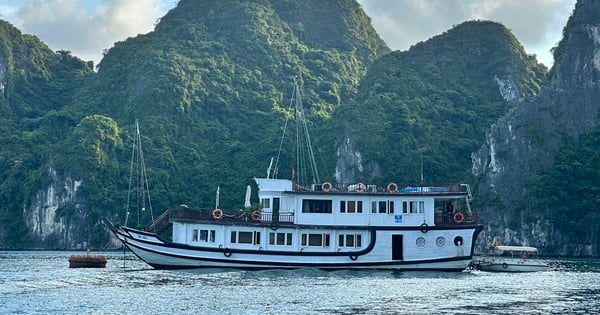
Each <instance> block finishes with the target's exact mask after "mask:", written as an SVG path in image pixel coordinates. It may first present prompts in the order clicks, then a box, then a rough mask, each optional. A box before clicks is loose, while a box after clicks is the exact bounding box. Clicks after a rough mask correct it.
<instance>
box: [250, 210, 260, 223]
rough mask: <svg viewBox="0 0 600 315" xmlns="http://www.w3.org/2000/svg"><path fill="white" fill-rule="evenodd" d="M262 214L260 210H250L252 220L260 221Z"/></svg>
mask: <svg viewBox="0 0 600 315" xmlns="http://www.w3.org/2000/svg"><path fill="white" fill-rule="evenodd" d="M261 216H262V213H261V212H260V210H258V209H256V210H254V211H252V215H251V217H252V221H260V218H261Z"/></svg>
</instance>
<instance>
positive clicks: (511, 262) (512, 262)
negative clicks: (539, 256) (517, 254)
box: [476, 259, 548, 272]
mask: <svg viewBox="0 0 600 315" xmlns="http://www.w3.org/2000/svg"><path fill="white" fill-rule="evenodd" d="M476 265H477V267H478V269H480V270H482V271H490V272H537V271H545V270H547V269H548V265H547V264H546V263H544V262H542V261H539V260H532V259H527V260H523V259H506V260H498V259H494V260H491V261H489V260H488V261H486V260H483V261H480V262H478V263H477V264H476Z"/></svg>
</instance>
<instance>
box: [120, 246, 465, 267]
mask: <svg viewBox="0 0 600 315" xmlns="http://www.w3.org/2000/svg"><path fill="white" fill-rule="evenodd" d="M127 246H128V247H129V246H131V247H135V248H138V249H140V250H144V251H146V252H151V253H154V254H157V255H162V256H169V257H174V258H178V259H186V260H194V261H204V262H210V263H222V264H224V266H223V267H227V265H228V264H239V265H245V266H244V267H246V266H247V267H248V268H259V269H263V268H266V269H268V268H271V267H270V266H275V267H278V268H352V267H354V268H356V267H363V268H364V267H373V268H376V267H380V268H382V267H390V266H402V265H413V264H432V263H443V262H452V261H470V260H471V259H472V256H461V257H452V258H438V259H427V260H415V261H385V262H348V263H304V262H302V263H293V262H260V261H259V262H257V261H248V260H234V259H219V258H200V257H188V256H180V255H175V254H169V253H161V252H157V251H154V250H150V249H147V248H143V247H139V246H136V245H133V244H130V243H127ZM134 254H135V251H134ZM136 256H138V257H139V258H140V259H142V257H140V256H139V255H137V254H136ZM142 260H143V259H142ZM146 263H148V262H146ZM148 264H149V265H151V266H152V267H154V268H157V269H189V268H215V266H196V265H183V266H175V265H160V264H151V263H148ZM261 266H262V267H261ZM232 267H236V268H239V267H240V266H232ZM241 268H243V267H241ZM425 269H426V268H423V269H421V268H415V270H425ZM431 269H435V270H440V268H431ZM442 269H443V268H442ZM447 269H448V270H462V269H455V268H447Z"/></svg>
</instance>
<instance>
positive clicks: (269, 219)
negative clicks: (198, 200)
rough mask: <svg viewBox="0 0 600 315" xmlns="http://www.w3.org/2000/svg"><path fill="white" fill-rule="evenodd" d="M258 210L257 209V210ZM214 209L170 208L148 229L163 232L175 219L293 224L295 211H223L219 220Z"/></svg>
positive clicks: (158, 232)
mask: <svg viewBox="0 0 600 315" xmlns="http://www.w3.org/2000/svg"><path fill="white" fill-rule="evenodd" d="M255 211H256V210H255ZM213 212H214V210H213V209H195V208H189V207H187V206H181V207H178V208H170V209H167V210H165V212H163V213H162V214H161V215H160V216H158V217H157V218H156V219H155V220H154V222H153V223H152V224H151V225H149V226H148V227H147V228H146V230H147V231H154V232H156V233H157V234H161V233H163V232H164V231H165V230H166V229H167V228H168V227H169V226H170V225H171V224H172V223H173V222H174V221H187V222H194V221H207V220H210V221H222V222H231V223H235V222H238V223H239V222H254V223H257V224H260V223H264V224H271V223H276V224H281V225H291V224H293V223H294V213H293V212H280V213H279V215H278V216H277V217H275V218H274V217H273V214H272V213H266V212H260V216H257V217H253V214H252V212H249V211H247V210H237V211H223V215H222V217H221V218H220V219H219V220H217V219H215V217H214V216H213Z"/></svg>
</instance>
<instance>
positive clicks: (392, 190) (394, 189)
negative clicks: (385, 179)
mask: <svg viewBox="0 0 600 315" xmlns="http://www.w3.org/2000/svg"><path fill="white" fill-rule="evenodd" d="M387 191H388V192H390V193H395V192H397V191H398V184H396V183H389V184H388V185H387Z"/></svg>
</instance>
